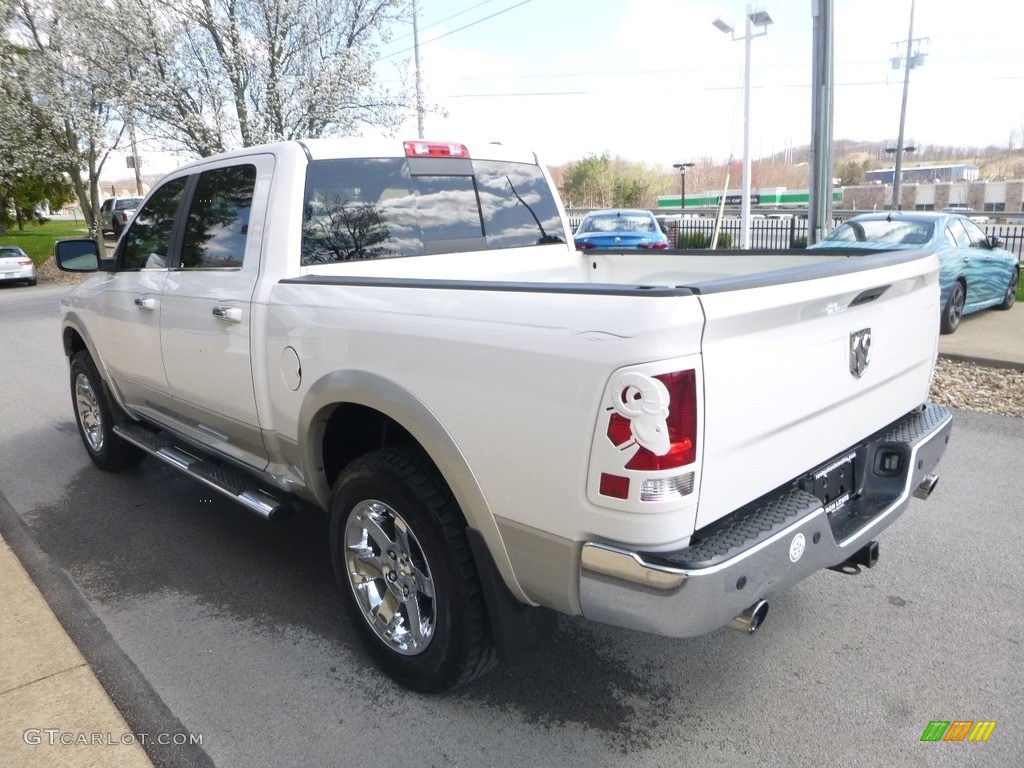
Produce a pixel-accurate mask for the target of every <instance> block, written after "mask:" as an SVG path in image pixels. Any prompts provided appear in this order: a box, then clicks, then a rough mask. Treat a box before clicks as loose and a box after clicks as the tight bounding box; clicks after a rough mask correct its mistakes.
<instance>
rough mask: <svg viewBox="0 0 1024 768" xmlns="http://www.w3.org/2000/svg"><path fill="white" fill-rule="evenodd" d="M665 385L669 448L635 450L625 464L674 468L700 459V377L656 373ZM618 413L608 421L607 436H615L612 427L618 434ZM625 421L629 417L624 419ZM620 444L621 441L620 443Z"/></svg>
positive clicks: (644, 468) (689, 373) (653, 468)
mask: <svg viewBox="0 0 1024 768" xmlns="http://www.w3.org/2000/svg"><path fill="white" fill-rule="evenodd" d="M654 378H656V379H657V380H658V381H660V382H661V383H662V384H664V385H665V388H666V389H667V390H668V394H669V404H668V416H667V417H666V418H665V423H666V424H667V426H668V438H669V450H668V453H666V454H665V455H664V456H658V455H657V454H655V453H653V452H651V451H649V450H647V449H646V448H643V447H642V446H641V448H640V450H639V451H637V452H636V455H634V456H633V458H631V459H630V460H629V462H628V463H627V464H626V469H637V470H641V471H649V472H654V471H657V470H661V469H675V468H676V467H683V466H686V465H687V464H692V463H693V462H694V461H696V459H697V377H696V374H695V373H694V372H693V371H692V370H690V371H676V372H675V373H665V374H662V375H661V376H655V377H654ZM616 417H619V414H617V413H616V414H612V419H611V423H609V425H608V437H609V439H612V434H613V428H614V432H615V434H616V436H618V435H619V434H620V432H621V428H620V427H618V426H617V425H615V420H616ZM619 418H621V417H619ZM622 421H626V419H622ZM627 426H628V423H627ZM617 444H618V443H617Z"/></svg>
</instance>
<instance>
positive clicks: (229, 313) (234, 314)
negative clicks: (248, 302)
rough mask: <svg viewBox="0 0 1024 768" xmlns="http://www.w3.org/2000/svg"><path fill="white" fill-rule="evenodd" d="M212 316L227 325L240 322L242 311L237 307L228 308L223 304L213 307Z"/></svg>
mask: <svg viewBox="0 0 1024 768" xmlns="http://www.w3.org/2000/svg"><path fill="white" fill-rule="evenodd" d="M213 316H214V317H216V318H217V319H218V320H224V321H226V322H229V323H240V322H242V310H240V309H239V308H238V307H229V306H227V305H225V304H218V305H217V306H216V307H214V308H213Z"/></svg>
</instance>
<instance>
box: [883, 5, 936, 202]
mask: <svg viewBox="0 0 1024 768" xmlns="http://www.w3.org/2000/svg"><path fill="white" fill-rule="evenodd" d="M927 39H928V38H927V37H918V38H915V37H914V0H910V31H909V32H907V52H906V55H905V56H896V57H894V58H893V60H892V68H893V69H899V65H900V64H901V63H903V64H905V66H904V69H903V104H902V105H901V106H900V132H899V135H898V136H897V138H896V167H895V168H894V169H893V174H892V209H893V210H894V211H898V210H900V209H901V208H902V207H903V206H902V205H901V204H900V182H901V181H902V175H903V152H904V149H903V131H904V128H905V127H906V123H907V91H908V90H909V89H910V70H912V69H913V68H914V67H917V66H920V65H921V64H923V63H924V54H922V53H921V52H920V51H919V50H918V49H917V48H915V44H920V43H921V42H923V41H926V40H927ZM896 45H897V46H898V45H900V43H896Z"/></svg>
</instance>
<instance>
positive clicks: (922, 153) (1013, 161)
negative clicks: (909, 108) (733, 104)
mask: <svg viewBox="0 0 1024 768" xmlns="http://www.w3.org/2000/svg"><path fill="white" fill-rule="evenodd" d="M895 143H896V142H879V141H856V140H853V139H837V140H836V141H834V142H833V143H832V163H833V166H835V167H838V166H840V165H842V164H844V163H857V164H858V165H863V166H864V168H865V170H873V169H875V168H890V167H892V165H893V163H894V162H895V158H894V157H893V155H891V154H888V153H886V151H885V150H886V147H892V146H895ZM907 144H908V145H909V146H914V148H915V150H914V152H909V153H906V154H905V155H904V157H903V164H904V166H905V167H913V166H917V165H951V164H958V163H967V164H970V165H976V166H978V167H979V168H980V169H981V178H983V179H988V180H989V181H1002V180H1006V179H1021V178H1024V150H1022V149H1008V148H1007V147H995V146H990V147H959V146H947V145H942V144H914V143H912V142H907ZM787 158H788V159H789V161H790V162H789V164H790V165H799V164H801V163H806V162H808V161H809V160H810V147H809V146H803V147H792V148H789V149H787V150H786V151H785V152H779V153H776V155H773V156H771V157H768V158H764V159H762V161H761V162H762V163H765V164H772V165H775V164H778V163H782V162H783V161H784V160H785V159H787Z"/></svg>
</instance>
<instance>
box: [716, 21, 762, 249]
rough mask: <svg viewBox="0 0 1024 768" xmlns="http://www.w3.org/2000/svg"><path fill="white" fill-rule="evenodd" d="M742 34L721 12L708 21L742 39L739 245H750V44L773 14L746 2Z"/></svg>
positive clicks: (743, 247)
mask: <svg viewBox="0 0 1024 768" xmlns="http://www.w3.org/2000/svg"><path fill="white" fill-rule="evenodd" d="M744 22H745V24H744V30H745V31H744V34H743V36H742V37H740V36H737V35H736V28H735V27H734V26H733V25H732V24H731V23H729V22H728V21H726V20H724V19H723V18H722V17H721V16H719V17H718V18H716V19H715V20H714V21H713V22H711V23H712V24H713V25H714V26H715V27H716V28H718V29H719V30H720V31H722V32H729V33H731V34H732V39H733V40H734V41H735V40H743V42H744V51H743V195H742V200H740V248H742V249H743V250H749V249H750V174H751V162H750V44H751V42H752V41H753V39H754V38H755V37H761V36H762V35H767V34H768V25H769V24H772V23H773V21H772V17H771V16H770V15H769V14H768V12H767V11H766V10H764V9H763V8H754V7H753V6H752V5H751V4H750V3H747V13H746V18H745V19H744ZM754 27H759V28H760V29H761V31H760V32H756V33H755V32H754Z"/></svg>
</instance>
